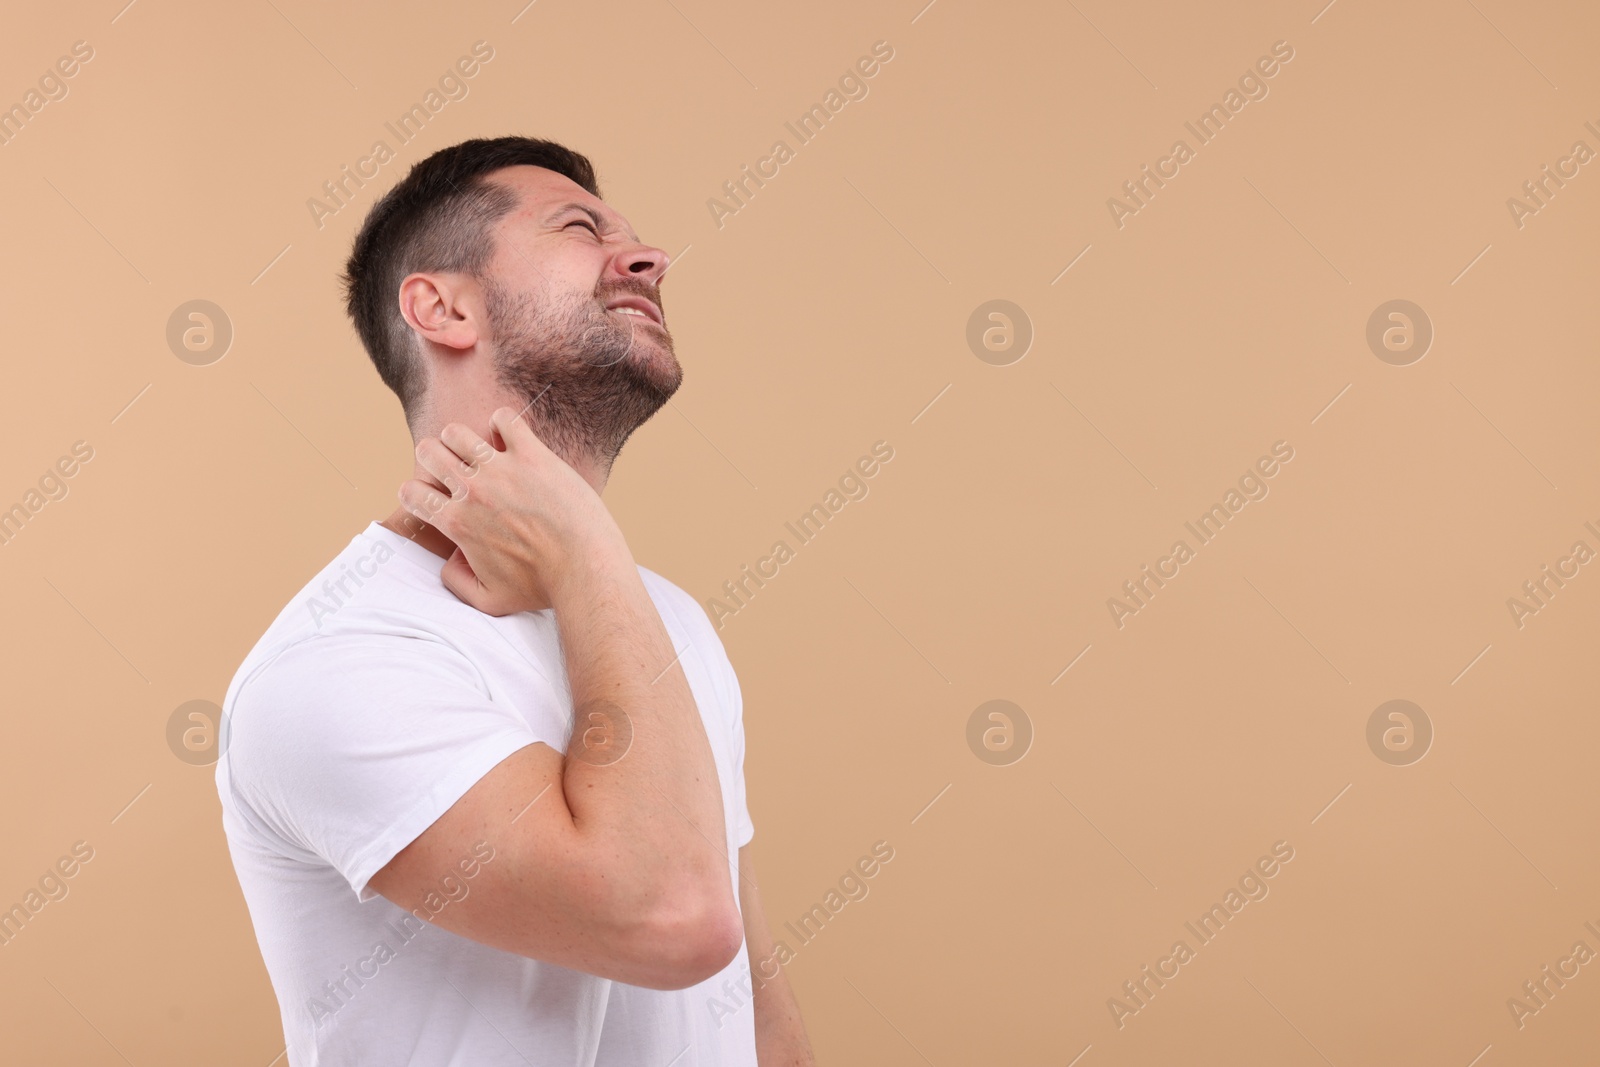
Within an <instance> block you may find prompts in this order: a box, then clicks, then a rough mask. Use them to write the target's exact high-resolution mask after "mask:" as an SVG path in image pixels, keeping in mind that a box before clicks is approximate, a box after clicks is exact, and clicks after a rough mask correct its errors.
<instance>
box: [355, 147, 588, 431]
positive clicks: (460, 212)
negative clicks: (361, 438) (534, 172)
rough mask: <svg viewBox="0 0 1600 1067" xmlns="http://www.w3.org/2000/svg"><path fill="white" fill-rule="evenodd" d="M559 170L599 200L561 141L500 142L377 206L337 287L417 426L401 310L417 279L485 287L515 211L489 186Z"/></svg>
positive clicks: (417, 382) (415, 383) (428, 168)
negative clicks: (514, 170)
mask: <svg viewBox="0 0 1600 1067" xmlns="http://www.w3.org/2000/svg"><path fill="white" fill-rule="evenodd" d="M514 166H533V167H544V168H545V169H547V170H553V171H555V172H556V173H557V174H562V175H565V176H566V177H568V178H570V179H572V180H573V181H574V182H575V183H577V184H578V185H580V186H582V187H583V188H584V189H585V190H587V191H588V192H589V193H590V194H591V195H593V196H599V195H600V187H599V185H598V184H597V183H596V181H595V176H594V166H593V164H591V163H590V162H589V160H588V159H587V158H585V157H584V156H582V155H580V154H579V153H577V152H574V151H572V150H571V149H570V148H567V147H565V146H563V145H560V144H557V143H556V142H554V141H541V140H538V139H536V138H533V137H495V138H478V139H475V140H471V141H463V142H461V143H460V144H458V145H452V146H450V147H449V148H442V149H440V150H439V151H437V152H435V153H434V154H433V155H431V156H429V157H428V158H426V159H424V160H422V161H421V162H420V163H417V164H416V165H415V166H413V167H412V168H411V170H410V171H409V172H408V173H407V174H406V176H405V177H404V178H403V179H401V181H400V183H399V184H398V185H396V186H395V187H394V188H393V189H390V190H389V191H388V192H387V193H385V194H384V195H383V197H382V198H381V199H380V200H379V201H378V202H377V203H376V204H374V205H373V206H372V210H371V211H369V212H368V213H367V218H366V221H365V222H363V223H362V224H361V231H360V232H359V233H357V234H356V239H355V245H354V247H353V248H352V250H351V252H350V259H349V261H348V262H347V263H346V264H345V272H344V275H343V276H342V277H341V279H340V281H341V283H342V284H343V286H344V292H345V309H346V310H347V311H348V312H349V313H350V318H351V319H352V320H353V321H354V322H355V327H356V333H357V334H359V335H360V337H361V343H362V345H364V346H365V347H366V350H367V354H368V355H369V356H371V357H372V363H373V365H374V366H375V367H377V368H378V376H379V377H380V378H382V379H383V383H384V384H385V385H387V386H388V387H389V388H390V389H393V390H394V392H395V395H396V396H398V397H399V398H400V406H401V408H403V409H404V410H405V413H406V420H407V422H410V421H411V419H412V416H413V415H414V413H415V410H416V404H417V401H418V400H419V399H420V397H421V395H422V392H423V389H424V385H425V382H424V380H423V374H422V367H421V362H420V361H419V360H418V359H417V351H416V345H415V344H414V343H413V340H412V336H413V335H412V333H411V329H410V327H408V326H407V325H406V321H405V318H404V317H403V316H402V315H401V314H400V309H399V307H398V306H397V304H396V301H395V294H396V292H397V291H398V290H399V287H400V282H401V280H402V279H403V278H405V277H406V275H408V274H411V273H414V272H416V271H458V272H462V273H466V274H470V275H472V276H473V277H482V272H483V270H484V268H485V267H486V266H487V265H488V262H489V258H490V254H491V253H492V252H493V244H492V242H491V241H490V239H489V227H490V226H492V225H494V223H495V222H497V221H498V220H500V219H501V218H503V217H505V216H506V215H507V214H509V213H510V212H511V211H512V209H514V208H515V207H516V206H517V197H516V194H515V193H513V192H512V191H510V190H509V189H507V188H505V187H504V186H500V185H495V184H494V183H492V182H490V181H489V180H488V176H489V174H490V173H491V172H493V171H497V170H500V169H501V168H503V167H514Z"/></svg>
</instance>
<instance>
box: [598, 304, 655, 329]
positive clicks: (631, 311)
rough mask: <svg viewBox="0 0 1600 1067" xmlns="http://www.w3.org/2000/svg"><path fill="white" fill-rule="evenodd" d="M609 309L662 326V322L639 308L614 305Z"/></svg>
mask: <svg viewBox="0 0 1600 1067" xmlns="http://www.w3.org/2000/svg"><path fill="white" fill-rule="evenodd" d="M607 310H609V311H614V312H616V313H617V314H619V315H628V316H631V317H633V318H638V319H643V320H644V321H645V322H648V323H649V324H650V325H652V326H660V325H661V323H659V322H657V321H656V320H655V319H653V318H651V317H650V316H649V315H647V314H645V313H644V312H643V311H640V310H639V309H638V308H634V307H614V308H608V309H607Z"/></svg>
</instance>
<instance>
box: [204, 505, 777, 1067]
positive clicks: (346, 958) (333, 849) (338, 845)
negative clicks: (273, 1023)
mask: <svg viewBox="0 0 1600 1067" xmlns="http://www.w3.org/2000/svg"><path fill="white" fill-rule="evenodd" d="M443 565H444V560H443V559H441V558H440V557H439V556H437V555H435V554H434V553H432V552H430V551H428V550H427V549H425V548H423V547H422V546H421V545H418V544H416V543H415V542H413V541H409V540H407V539H406V538H404V537H402V536H400V535H399V534H396V533H395V532H393V531H392V530H389V529H388V528H386V527H384V526H381V525H379V524H378V523H376V522H374V523H372V524H371V525H370V526H369V527H368V528H367V529H366V530H365V531H364V532H362V533H361V534H359V535H357V536H356V537H355V538H354V539H352V540H351V542H350V544H349V545H348V546H347V547H346V548H345V549H344V550H343V551H342V552H341V553H340V554H339V555H338V556H336V557H335V558H334V560H333V562H331V563H330V564H329V565H328V566H327V567H325V568H324V569H323V570H322V572H321V573H319V574H318V575H317V576H316V577H315V578H313V579H312V580H311V582H310V583H309V584H308V585H307V586H306V587H305V588H304V589H302V590H301V591H300V593H298V594H297V595H296V596H295V598H294V599H293V600H291V601H290V602H289V604H288V606H287V607H285V608H284V609H283V611H282V612H280V613H279V615H278V617H277V618H276V619H275V620H274V621H273V623H272V625H271V626H270V627H269V628H268V629H267V632H266V633H265V634H264V635H263V636H262V638H261V640H260V641H259V642H257V644H256V646H255V648H253V649H252V650H251V652H250V654H249V655H248V656H247V657H246V659H245V661H244V663H243V664H242V665H241V666H240V668H239V671H238V673H237V674H236V675H235V676H234V679H233V682H232V684H231V685H230V686H229V687H228V694H227V697H226V699H225V702H224V706H223V714H224V722H225V724H226V726H225V729H224V731H223V736H224V739H225V744H226V748H225V749H224V750H223V753H222V757H221V758H220V759H219V760H218V762H217V791H218V793H219V795H220V796H221V800H222V813H223V828H224V829H225V831H226V832H227V837H228V849H229V852H230V853H231V855H232V857H233V865H234V870H235V871H236V872H237V873H238V876H239V884H240V886H241V887H242V888H243V890H244V897H245V902H246V904H247V905H248V906H249V909H250V918H251V921H252V923H253V924H254V926H255V932H256V938H257V940H258V941H259V942H260V944H261V954H262V957H263V958H264V959H265V961H266V966H267V973H268V975H269V976H270V977H271V979H272V986H273V989H274V991H275V992H276V994H277V998H278V1008H279V1011H280V1013H281V1014H282V1017H283V1030H284V1036H285V1040H286V1041H287V1043H288V1054H289V1061H290V1064H291V1067H318V1065H322V1067H335V1065H345V1064H364V1065H365V1064H374V1065H381V1067H401V1065H414V1067H446V1065H461V1067H494V1065H498V1064H507V1065H518V1067H527V1065H533V1067H545V1065H547V1064H549V1065H557V1064H559V1065H561V1067H639V1065H648V1067H667V1065H668V1064H671V1065H672V1067H712V1065H717V1067H722V1065H736V1067H755V1063H756V1055H755V1031H754V1026H753V1010H752V1006H751V1004H750V1003H749V995H748V993H747V992H746V991H747V990H748V989H749V986H750V978H749V956H748V950H747V948H746V947H741V948H740V950H739V954H738V955H737V956H736V957H735V958H734V960H733V962H732V963H730V964H729V965H728V966H727V968H725V969H724V970H723V971H722V972H721V973H719V974H717V975H715V976H713V977H711V978H709V979H707V980H706V981H704V982H702V983H700V984H699V985H696V986H693V987H691V988H689V989H682V990H670V991H665V990H654V989H644V988H641V987H639V986H631V985H627V984H625V983H622V982H616V981H612V980H610V979H606V978H598V977H595V976H594V975H589V974H584V973H582V972H579V971H574V970H570V969H568V968H564V967H559V966H556V965H555V964H551V963H544V962H540V961H536V960H531V959H527V958H525V957H522V956H518V955H515V954H513V953H509V952H502V951H499V950H498V949H493V948H489V947H488V946H486V945H481V944H479V943H477V942H475V941H470V940H468V939H466V938H463V937H458V936H457V935H455V934H452V933H450V932H448V931H446V930H443V929H441V928H439V927H437V926H434V925H431V924H429V923H425V922H423V921H422V920H421V919H420V918H418V917H416V913H412V912H407V911H405V910H403V909H401V908H399V907H397V906H396V905H395V904H393V903H392V902H390V901H389V900H387V899H386V898H384V897H381V896H379V895H378V894H377V893H376V892H375V891H374V890H372V889H370V888H368V886H367V880H368V879H369V878H371V877H372V875H373V874H374V873H375V872H376V871H378V870H379V869H380V868H382V867H383V866H384V865H385V864H386V863H388V862H389V860H390V859H392V858H393V857H394V855H395V854H396V853H397V852H399V851H400V850H401V849H402V848H404V847H405V846H406V845H407V844H409V843H410V842H411V841H412V840H414V839H415V838H416V837H417V836H418V835H419V834H421V833H422V831H423V830H426V829H427V828H428V827H429V826H430V825H432V824H433V822H434V821H435V820H436V819H438V818H439V816H440V815H442V814H443V813H444V812H445V811H446V810H447V809H448V808H449V807H450V806H451V805H452V804H454V803H455V802H456V800H458V799H459V798H460V797H461V796H462V795H463V794H464V793H466V792H467V790H468V789H469V788H471V786H472V785H473V783H475V782H477V781H478V779H479V778H481V777H482V776H483V775H484V774H485V773H486V772H487V771H489V770H490V769H491V768H493V767H494V766H495V765H496V764H498V763H499V762H500V761H501V760H503V759H505V758H506V757H507V756H509V755H511V754H512V753H513V752H516V751H517V750H518V749H520V748H522V747H523V746H525V745H529V744H532V743H534V742H537V741H543V742H544V743H546V744H548V745H549V746H550V747H551V748H553V749H556V750H557V751H559V752H565V751H566V749H567V741H568V738H569V735H570V733H571V730H572V691H571V688H570V686H569V684H568V680H567V674H566V666H565V663H564V661H563V659H562V653H561V647H560V644H559V642H558V633H557V629H556V622H555V616H554V613H553V612H551V611H540V612H521V613H519V614H516V615H510V616H506V617H503V618H495V617H493V616H490V615H485V614H483V613H482V612H480V611H478V610H477V609H476V608H473V607H470V606H469V605H467V604H465V603H463V602H462V601H460V600H458V599H457V598H456V596H455V595H454V594H453V593H451V592H450V591H449V590H448V589H446V588H445V587H444V584H443V583H442V582H441V581H440V580H439V570H440V568H441V567H442V566H443ZM639 574H640V577H641V579H642V580H643V582H644V586H645V589H646V590H647V591H648V592H649V594H650V599H651V600H652V601H653V602H654V604H655V606H656V610H657V611H658V612H659V613H660V615H661V619H662V622H663V623H664V624H665V626H666V630H667V633H668V634H669V635H670V636H671V638H672V644H673V647H674V649H675V650H677V651H678V652H680V654H681V655H680V659H679V660H678V662H679V663H680V664H681V665H682V667H683V669H684V672H685V673H686V674H687V676H688V679H689V686H690V689H691V691H692V692H693V694H694V699H695V703H696V705H697V706H698V707H699V710H700V715H701V718H702V719H703V721H704V723H705V730H706V735H707V736H708V737H709V739H710V742H711V750H712V753H713V755H714V756H715V758H716V766H717V777H718V779H719V781H720V783H721V787H722V799H723V814H724V821H725V824H726V827H727V850H728V860H729V866H730V868H731V871H730V878H731V882H732V889H733V892H734V899H735V900H736V901H737V900H738V898H739V897H738V879H739V873H738V861H739V853H738V849H739V847H740V846H742V845H744V844H745V843H746V842H748V841H749V840H750V839H751V836H752V835H753V834H754V832H755V831H754V827H753V826H752V825H751V822H750V814H749V810H748V808H747V807H746V804H745V792H744V725H743V722H742V711H743V704H742V699H741V696H740V692H739V682H738V679H737V677H736V676H735V675H734V671H733V667H732V665H731V664H730V663H729V662H728V658H727V654H726V652H725V651H724V650H723V647H722V642H721V641H720V640H719V639H718V637H717V634H716V631H715V629H714V628H713V627H712V625H711V622H710V620H709V619H708V618H707V617H706V614H705V612H704V611H703V610H702V609H701V607H700V605H699V604H697V603H696V602H695V601H694V599H693V598H692V597H690V596H689V594H687V593H685V592H684V591H683V590H682V589H679V588H678V587H677V586H676V585H674V584H672V583H671V582H669V581H667V580H666V579H665V578H662V577H661V576H660V575H658V574H655V573H654V572H653V571H650V570H647V569H645V568H644V567H640V568H639ZM493 862H495V860H494V849H493V844H492V842H487V843H485V844H483V845H479V846H475V847H474V850H473V852H472V853H470V854H464V855H463V857H462V859H461V861H460V863H459V869H458V870H455V871H451V872H441V876H442V877H441V882H440V892H439V894H437V895H436V896H435V897H434V898H430V900H429V901H428V902H427V903H425V904H424V905H423V906H422V907H421V908H419V909H418V911H419V912H420V913H421V914H422V915H423V916H426V915H428V913H429V912H430V911H431V912H433V913H434V914H437V913H438V909H442V908H444V907H449V906H451V902H452V900H459V899H464V897H463V896H462V894H463V893H465V894H470V892H471V888H472V877H473V876H475V875H477V874H478V873H480V872H481V870H482V865H483V864H486V863H493ZM734 1008H737V1009H738V1010H731V1009H734Z"/></svg>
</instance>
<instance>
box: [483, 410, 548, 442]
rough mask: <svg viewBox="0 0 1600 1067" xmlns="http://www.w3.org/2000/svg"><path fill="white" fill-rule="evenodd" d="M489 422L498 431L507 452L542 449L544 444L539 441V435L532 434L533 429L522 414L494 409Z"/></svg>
mask: <svg viewBox="0 0 1600 1067" xmlns="http://www.w3.org/2000/svg"><path fill="white" fill-rule="evenodd" d="M489 421H490V422H492V423H493V424H494V427H495V429H497V430H499V431H500V437H501V439H502V440H504V441H505V443H506V451H507V452H516V451H522V450H526V449H539V448H543V447H544V442H543V441H541V440H539V435H538V434H536V433H534V432H533V427H531V426H529V425H528V420H527V419H524V418H523V417H522V414H521V413H520V412H518V411H515V410H513V409H511V408H508V407H506V408H496V409H495V412H494V414H493V415H491V416H490V417H489Z"/></svg>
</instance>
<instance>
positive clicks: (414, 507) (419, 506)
mask: <svg viewBox="0 0 1600 1067" xmlns="http://www.w3.org/2000/svg"><path fill="white" fill-rule="evenodd" d="M452 499H453V498H452V497H450V496H449V495H447V494H446V493H444V492H441V491H440V489H439V488H438V487H437V486H434V485H430V484H428V483H427V482H425V481H422V480H421V479H420V478H413V479H411V480H410V481H407V482H404V483H402V484H401V486H400V505H401V507H403V508H405V509H406V510H407V511H409V512H410V513H411V514H413V515H415V516H416V517H417V518H419V519H421V520H422V521H423V522H425V523H428V524H430V525H432V526H435V527H437V528H439V529H440V530H442V531H444V533H445V535H446V536H449V531H448V530H445V525H444V524H445V523H446V522H448V521H449V515H448V514H447V513H446V512H445V508H446V507H447V506H448V505H449V504H450V502H451V501H452Z"/></svg>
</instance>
